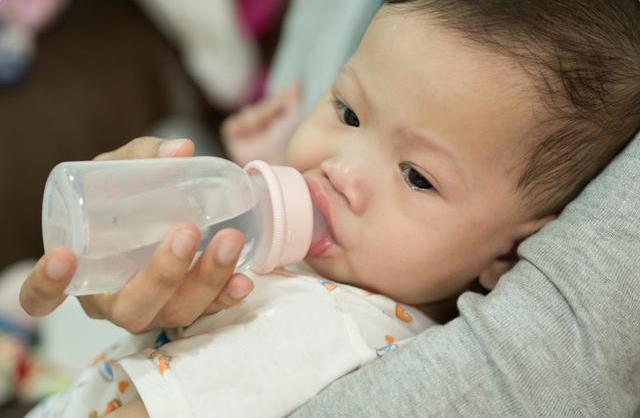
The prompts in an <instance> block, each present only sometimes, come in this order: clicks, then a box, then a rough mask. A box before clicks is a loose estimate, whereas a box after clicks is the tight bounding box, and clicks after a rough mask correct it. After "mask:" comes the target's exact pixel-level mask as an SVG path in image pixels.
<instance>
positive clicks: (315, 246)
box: [307, 205, 335, 257]
mask: <svg viewBox="0 0 640 418" xmlns="http://www.w3.org/2000/svg"><path fill="white" fill-rule="evenodd" d="M334 243H335V240H334V239H333V237H332V235H331V228H329V225H328V224H327V221H326V220H325V219H324V216H323V215H322V213H321V212H320V209H318V207H317V206H315V205H314V206H313V236H312V238H311V246H310V247H309V251H308V252H307V256H309V257H317V256H319V255H321V254H322V253H324V252H325V251H326V250H327V249H328V248H329V247H331V246H332V245H333V244H334Z"/></svg>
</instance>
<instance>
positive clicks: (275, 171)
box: [244, 160, 313, 274]
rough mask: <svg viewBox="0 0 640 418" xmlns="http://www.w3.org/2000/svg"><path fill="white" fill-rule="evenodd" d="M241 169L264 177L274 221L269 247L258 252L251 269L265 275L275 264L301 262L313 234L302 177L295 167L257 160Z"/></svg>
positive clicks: (309, 195) (310, 209) (278, 265)
mask: <svg viewBox="0 0 640 418" xmlns="http://www.w3.org/2000/svg"><path fill="white" fill-rule="evenodd" d="M244 170H245V171H246V172H247V173H249V174H259V175H260V176H262V178H263V179H264V181H265V184H266V186H267V189H268V191H269V197H270V200H271V209H272V211H271V214H272V220H273V233H272V236H271V240H270V248H269V249H268V251H266V252H259V253H258V256H257V257H256V259H255V260H254V261H253V263H252V265H251V269H252V270H253V271H255V272H256V273H260V274H266V273H270V272H271V271H273V270H274V269H275V268H276V267H281V266H284V265H286V264H291V263H297V262H299V261H302V260H303V259H304V257H305V255H306V254H307V251H308V250H309V247H310V246H311V236H312V233H313V205H312V203H311V194H310V193H309V189H308V187H307V184H306V182H305V181H304V177H302V174H300V172H298V171H297V170H295V169H294V168H291V167H284V166H271V165H269V164H267V163H265V162H264V161H257V160H256V161H251V162H249V163H247V165H245V167H244ZM264 239H265V240H269V237H264ZM266 244H269V242H266ZM261 253H262V254H263V255H261Z"/></svg>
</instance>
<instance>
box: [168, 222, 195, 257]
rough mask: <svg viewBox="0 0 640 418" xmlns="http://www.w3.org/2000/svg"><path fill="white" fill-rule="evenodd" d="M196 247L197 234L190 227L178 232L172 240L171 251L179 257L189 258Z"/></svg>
mask: <svg viewBox="0 0 640 418" xmlns="http://www.w3.org/2000/svg"><path fill="white" fill-rule="evenodd" d="M195 247H196V236H195V234H194V233H193V232H191V231H190V230H188V229H181V230H180V231H178V232H176V233H175V235H174V237H173V239H172V241H171V251H172V252H173V254H174V255H175V256H176V257H178V258H183V259H188V258H190V257H191V255H192V253H193V251H194V250H195Z"/></svg>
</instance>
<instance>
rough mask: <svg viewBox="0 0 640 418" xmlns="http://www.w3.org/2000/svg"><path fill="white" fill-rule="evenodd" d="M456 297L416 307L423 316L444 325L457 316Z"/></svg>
mask: <svg viewBox="0 0 640 418" xmlns="http://www.w3.org/2000/svg"><path fill="white" fill-rule="evenodd" d="M457 299H458V297H457V296H456V297H454V298H450V299H445V300H441V301H438V302H433V303H425V304H423V305H418V306H416V308H418V309H419V310H420V311H421V312H422V313H423V314H425V315H427V316H428V317H429V318H431V319H433V320H434V321H436V322H437V323H438V324H446V323H447V322H449V321H451V320H452V319H454V318H456V317H457V316H458V308H457V307H456V300H457Z"/></svg>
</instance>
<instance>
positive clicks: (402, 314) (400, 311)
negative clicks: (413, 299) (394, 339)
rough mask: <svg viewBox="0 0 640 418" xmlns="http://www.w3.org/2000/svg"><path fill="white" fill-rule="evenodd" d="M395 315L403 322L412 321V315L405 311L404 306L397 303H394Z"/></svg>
mask: <svg viewBox="0 0 640 418" xmlns="http://www.w3.org/2000/svg"><path fill="white" fill-rule="evenodd" d="M396 316H397V317H398V319H399V320H401V321H403V322H407V323H409V322H413V317H412V316H411V315H410V314H409V312H407V311H405V310H404V307H403V306H402V305H400V304H399V303H397V304H396Z"/></svg>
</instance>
